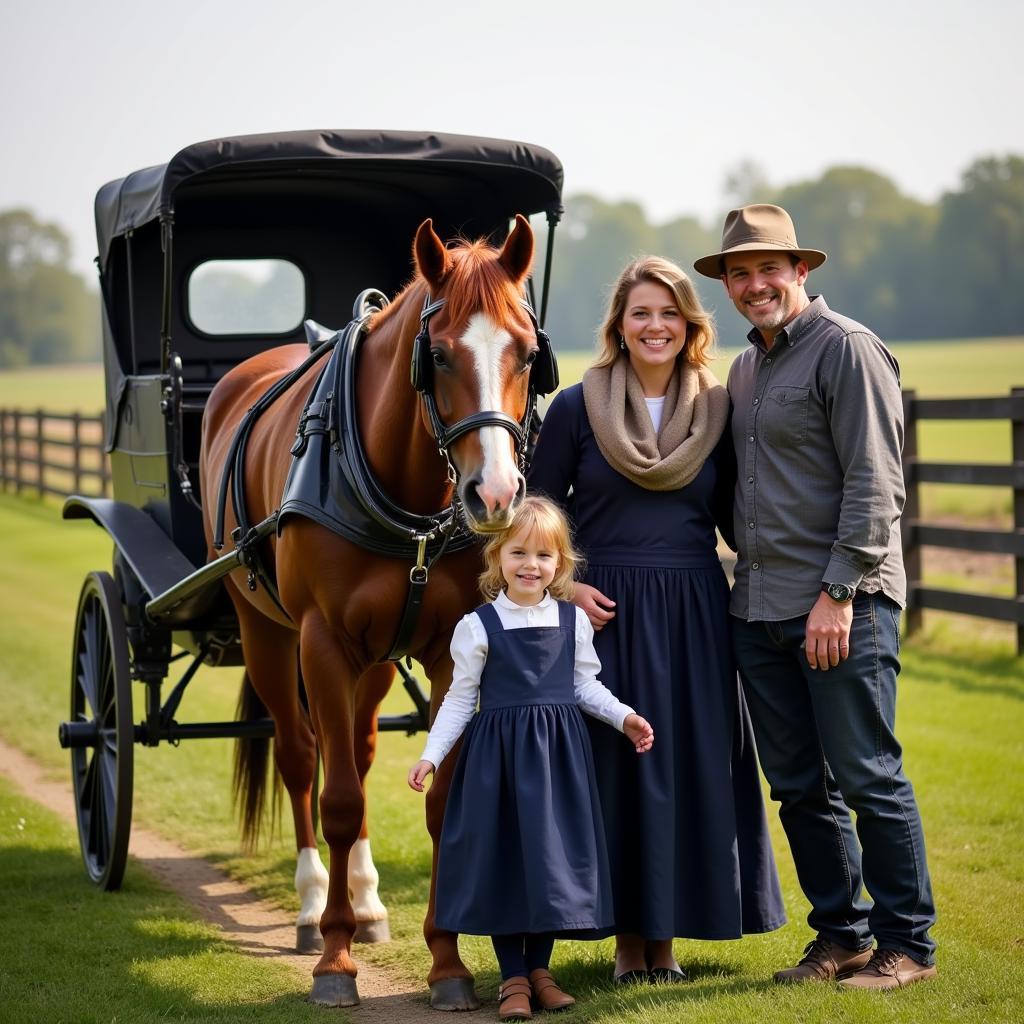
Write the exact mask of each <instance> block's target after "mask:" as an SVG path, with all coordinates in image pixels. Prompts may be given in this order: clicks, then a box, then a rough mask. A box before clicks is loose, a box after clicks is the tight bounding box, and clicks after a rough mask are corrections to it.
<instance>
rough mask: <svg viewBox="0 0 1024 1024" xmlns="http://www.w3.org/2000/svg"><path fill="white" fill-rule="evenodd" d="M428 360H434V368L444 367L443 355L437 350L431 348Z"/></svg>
mask: <svg viewBox="0 0 1024 1024" xmlns="http://www.w3.org/2000/svg"><path fill="white" fill-rule="evenodd" d="M430 358H431V359H433V360H434V365H435V366H444V365H445V358H444V353H443V352H442V351H441V350H440V349H439V348H432V349H431V350H430Z"/></svg>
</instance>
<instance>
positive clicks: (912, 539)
mask: <svg viewBox="0 0 1024 1024" xmlns="http://www.w3.org/2000/svg"><path fill="white" fill-rule="evenodd" d="M916 397H917V392H916V391H914V390H913V389H910V390H907V391H904V392H903V486H904V489H905V490H906V494H907V497H906V501H905V503H904V505H903V517H902V519H901V521H900V530H901V534H902V539H903V567H904V569H905V570H906V573H907V617H906V635H907V636H908V637H909V636H913V635H914V634H915V633H917V632H918V631H919V630H920V629H921V626H922V625H923V619H924V614H923V612H922V610H921V607H920V605H918V602H917V595H916V590H917V588H918V587H919V586H920V585H921V575H922V573H921V545H920V544H918V543H917V536H916V533H917V531H916V529H915V527H914V526H913V523H915V522H916V521H917V520H919V519H920V518H921V485H920V484H919V483H918V482H917V412H916V410H915V407H914V400H915V399H916Z"/></svg>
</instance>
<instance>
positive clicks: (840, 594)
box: [825, 583, 853, 601]
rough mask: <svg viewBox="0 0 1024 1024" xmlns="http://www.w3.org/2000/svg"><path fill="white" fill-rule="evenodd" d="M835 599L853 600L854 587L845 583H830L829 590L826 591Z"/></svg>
mask: <svg viewBox="0 0 1024 1024" xmlns="http://www.w3.org/2000/svg"><path fill="white" fill-rule="evenodd" d="M825 593H827V594H828V596H829V597H831V598H832V600H833V601H852V600H853V588H852V587H848V586H846V584H845V583H830V584H829V585H828V590H826V591H825Z"/></svg>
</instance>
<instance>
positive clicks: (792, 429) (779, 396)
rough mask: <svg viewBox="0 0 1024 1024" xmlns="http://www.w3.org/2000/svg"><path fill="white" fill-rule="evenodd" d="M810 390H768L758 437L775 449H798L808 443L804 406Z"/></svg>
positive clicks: (786, 386)
mask: <svg viewBox="0 0 1024 1024" xmlns="http://www.w3.org/2000/svg"><path fill="white" fill-rule="evenodd" d="M810 394H811V389H810V388H798V387H793V386H792V385H788V384H787V385H785V386H779V387H774V388H769V389H768V397H767V401H766V402H765V403H764V404H763V406H762V407H761V416H762V417H763V422H762V424H761V436H762V437H763V438H764V439H765V441H767V443H768V444H770V445H774V446H775V447H777V448H788V447H792V446H794V445H801V444H803V443H804V442H805V441H806V440H807V406H808V403H809V401H810Z"/></svg>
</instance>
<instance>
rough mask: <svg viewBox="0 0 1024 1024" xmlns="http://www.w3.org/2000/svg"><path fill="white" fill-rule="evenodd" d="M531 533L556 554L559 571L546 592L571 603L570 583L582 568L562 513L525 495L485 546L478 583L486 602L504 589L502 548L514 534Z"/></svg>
mask: <svg viewBox="0 0 1024 1024" xmlns="http://www.w3.org/2000/svg"><path fill="white" fill-rule="evenodd" d="M534 531H537V534H538V537H539V539H540V541H541V543H543V544H549V545H550V546H551V547H552V548H553V549H554V550H555V553H556V554H557V555H558V568H557V569H556V570H555V578H554V579H553V580H552V581H551V583H550V584H549V586H548V591H549V593H550V594H551V596H552V597H556V598H558V599H559V600H561V601H571V600H572V595H573V580H574V579H575V578H576V573H577V571H578V570H579V569H580V568H582V565H583V559H582V557H581V556H580V555H579V553H578V552H577V551H576V549H575V548H574V547H573V546H572V540H571V538H570V537H569V523H568V521H567V520H566V518H565V513H564V512H562V510H561V509H560V508H559V507H558V506H557V505H556V504H555V503H554V502H553V501H550V500H549V499H547V498H541V497H537V496H535V495H528V496H527V497H525V498H523V500H522V502H521V503H520V505H519V507H518V508H517V509H516V510H515V512H514V513H513V515H512V521H511V522H510V523H509V524H508V526H506V527H505V529H503V530H499V531H498V532H497V533H493V534H490V535H489V536H488V539H487V543H486V544H485V545H484V551H483V555H484V571H483V572H482V573H480V578H479V583H480V593H481V594H483V595H484V597H486V598H487V599H488V600H489V601H493V600H494V598H496V597H497V596H498V593H499V592H500V591H502V590H504V589H505V577H504V576H502V575H501V546H502V545H503V544H504V543H505V542H506V541H507V540H509V539H510V538H512V537H514V536H515V535H516V534H517V533H525V534H527V535H529V534H531V533H533V532H534Z"/></svg>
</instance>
